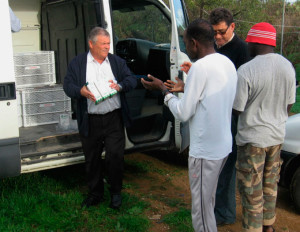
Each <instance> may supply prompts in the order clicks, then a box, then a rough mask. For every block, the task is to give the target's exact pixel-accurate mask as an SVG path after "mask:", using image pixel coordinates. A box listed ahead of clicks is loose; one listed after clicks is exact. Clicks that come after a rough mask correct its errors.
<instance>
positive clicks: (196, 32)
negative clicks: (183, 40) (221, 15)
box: [186, 18, 214, 45]
mask: <svg viewBox="0 0 300 232" xmlns="http://www.w3.org/2000/svg"><path fill="white" fill-rule="evenodd" d="M186 36H187V37H188V38H193V39H195V40H197V41H199V42H200V43H202V44H206V45H212V44H213V43H214V30H213V28H212V26H211V24H210V23H209V22H208V21H207V20H204V19H200V18H199V19H196V20H194V21H193V22H191V23H190V24H189V25H188V27H187V29H186Z"/></svg>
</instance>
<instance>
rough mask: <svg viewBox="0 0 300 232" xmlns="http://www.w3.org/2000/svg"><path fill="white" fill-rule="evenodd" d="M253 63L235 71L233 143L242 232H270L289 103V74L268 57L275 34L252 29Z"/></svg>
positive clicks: (264, 27) (280, 61) (281, 61)
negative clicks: (235, 150)
mask: <svg viewBox="0 0 300 232" xmlns="http://www.w3.org/2000/svg"><path fill="white" fill-rule="evenodd" d="M246 42H248V46H249V50H250V55H251V56H253V57H254V59H253V60H251V61H249V62H248V63H246V64H244V65H242V66H241V67H240V68H239V70H238V85H237V94H236V97H235V100H234V105H233V108H234V110H235V112H236V113H238V114H240V116H239V122H238V133H237V136H236V143H237V145H238V154H237V163H236V168H237V180H238V187H239V191H240V194H241V201H242V206H243V229H244V230H243V231H249V232H250V231H251V232H261V231H263V232H274V231H275V230H274V228H273V227H272V225H273V223H274V222H275V207H276V197H277V183H278V180H279V173H280V164H281V162H280V149H281V144H282V143H283V140H284V136H285V122H286V120H287V118H288V111H289V110H290V108H291V107H292V104H293V103H294V102H295V96H296V86H295V83H296V81H295V70H294V68H293V66H292V64H291V63H290V62H289V61H288V60H287V59H285V58H284V57H282V56H281V55H279V54H276V53H274V47H275V46H276V30H275V28H274V27H273V26H272V25H271V24H269V23H258V24H256V25H254V26H253V27H252V28H251V29H250V31H249V33H248V35H247V38H246Z"/></svg>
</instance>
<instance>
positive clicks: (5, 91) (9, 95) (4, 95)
mask: <svg viewBox="0 0 300 232" xmlns="http://www.w3.org/2000/svg"><path fill="white" fill-rule="evenodd" d="M13 99H16V85H15V83H14V82H11V83H0V101H6V100H13Z"/></svg>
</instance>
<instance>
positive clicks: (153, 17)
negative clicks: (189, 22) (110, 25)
mask: <svg viewBox="0 0 300 232" xmlns="http://www.w3.org/2000/svg"><path fill="white" fill-rule="evenodd" d="M113 21H114V32H115V34H116V36H117V37H118V39H125V38H138V39H144V40H149V41H153V42H155V43H169V42H170V38H171V37H170V34H171V25H170V22H169V21H168V20H167V18H166V17H165V16H164V15H163V14H162V12H160V11H159V10H158V9H157V8H156V7H154V6H153V5H150V6H145V7H143V8H142V9H140V10H138V11H131V10H130V9H129V10H128V11H118V10H116V11H113Z"/></svg>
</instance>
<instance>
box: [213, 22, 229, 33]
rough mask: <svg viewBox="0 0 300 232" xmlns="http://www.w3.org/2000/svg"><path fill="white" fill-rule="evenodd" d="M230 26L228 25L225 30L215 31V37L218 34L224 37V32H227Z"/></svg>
mask: <svg viewBox="0 0 300 232" xmlns="http://www.w3.org/2000/svg"><path fill="white" fill-rule="evenodd" d="M230 25H231V23H230V24H229V25H228V27H227V28H226V30H217V31H214V32H215V36H216V35H217V34H219V35H225V34H226V32H227V31H228V28H229V27H230Z"/></svg>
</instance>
